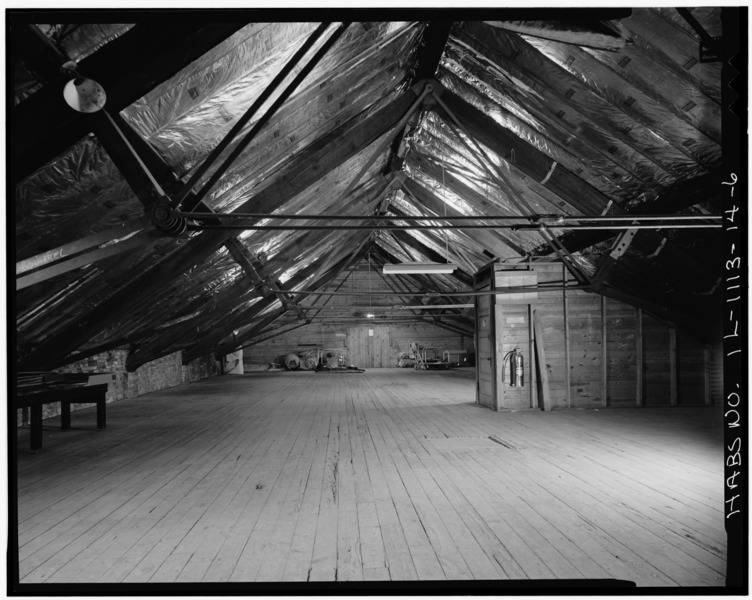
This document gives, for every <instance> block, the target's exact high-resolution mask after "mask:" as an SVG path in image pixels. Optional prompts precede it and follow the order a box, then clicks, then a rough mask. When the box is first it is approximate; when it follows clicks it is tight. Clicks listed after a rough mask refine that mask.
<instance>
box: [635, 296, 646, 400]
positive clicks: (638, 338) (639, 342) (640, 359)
mask: <svg viewBox="0 0 752 600" xmlns="http://www.w3.org/2000/svg"><path fill="white" fill-rule="evenodd" d="M635 347H636V350H637V352H636V354H637V358H636V361H637V364H636V365H635V367H636V369H637V376H636V382H635V388H636V389H635V403H636V404H637V406H644V399H643V397H642V389H643V384H642V375H643V374H642V363H643V357H642V309H641V308H638V309H637V333H636V335H635Z"/></svg>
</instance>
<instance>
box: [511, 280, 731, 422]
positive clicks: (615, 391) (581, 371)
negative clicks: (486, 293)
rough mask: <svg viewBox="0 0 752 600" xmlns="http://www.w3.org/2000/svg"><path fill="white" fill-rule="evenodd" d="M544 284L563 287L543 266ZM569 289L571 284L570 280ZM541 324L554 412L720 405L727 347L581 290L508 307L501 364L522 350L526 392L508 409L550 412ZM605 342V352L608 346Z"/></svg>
mask: <svg viewBox="0 0 752 600" xmlns="http://www.w3.org/2000/svg"><path fill="white" fill-rule="evenodd" d="M535 271H536V273H537V277H538V282H539V283H540V284H545V283H551V284H553V283H554V282H561V281H562V280H563V279H564V276H565V275H564V273H563V270H562V267H561V266H559V265H545V266H536V268H535ZM568 279H569V281H570V283H573V282H572V278H571V276H569V277H568ZM533 312H534V318H535V319H537V320H538V322H539V331H540V332H542V338H543V340H542V342H543V348H544V353H545V363H546V364H545V369H546V374H547V382H546V383H547V387H548V393H549V398H550V401H551V407H552V408H566V407H573V408H593V407H602V406H603V407H605V406H615V407H617V406H618V407H625V406H641V405H644V406H669V405H692V404H694V405H699V404H712V403H715V402H718V401H720V394H721V387H722V386H721V384H722V380H721V376H720V374H721V372H722V366H721V364H720V360H721V358H720V347H718V348H712V347H710V346H707V345H706V344H703V343H702V342H700V341H698V340H696V339H694V338H693V337H691V336H689V335H687V334H686V333H683V332H681V331H678V330H676V329H674V328H671V327H669V326H667V325H665V324H663V323H661V322H659V321H657V320H656V319H654V318H653V317H651V316H650V315H648V314H647V313H645V312H644V311H641V310H638V309H637V308H635V307H633V306H630V305H628V304H625V303H623V302H619V301H616V300H612V299H609V298H606V297H604V296H600V295H598V294H592V293H588V292H584V291H581V290H567V291H566V292H564V291H563V290H562V291H551V292H539V293H538V295H537V298H536V299H535V300H534V301H532V302H531V303H530V304H515V303H510V304H508V305H504V304H503V303H502V309H501V314H502V319H503V324H502V325H501V331H502V340H501V346H500V350H501V356H502V357H503V356H504V355H506V353H507V352H509V351H511V350H513V349H514V348H515V347H518V348H520V350H521V351H522V352H523V354H524V357H525V363H526V364H525V377H526V382H525V387H523V388H511V387H509V386H508V374H509V365H508V364H506V365H505V368H506V375H507V383H505V384H504V385H505V387H504V408H529V407H538V406H541V407H542V406H543V402H542V398H541V397H540V396H541V393H542V380H543V377H541V375H540V374H539V373H538V372H537V370H538V369H539V366H538V365H537V364H536V361H537V357H536V352H535V347H534V345H533V343H532V342H531V340H534V338H535V332H534V327H533V326H532V325H531V318H533ZM604 339H605V344H604Z"/></svg>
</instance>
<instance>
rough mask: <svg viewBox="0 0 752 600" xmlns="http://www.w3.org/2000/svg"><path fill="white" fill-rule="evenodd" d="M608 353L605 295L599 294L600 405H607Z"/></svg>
mask: <svg viewBox="0 0 752 600" xmlns="http://www.w3.org/2000/svg"><path fill="white" fill-rule="evenodd" d="M607 360H608V355H607V353H606V297H605V296H601V406H604V407H605V406H608V380H607V377H608V362H607Z"/></svg>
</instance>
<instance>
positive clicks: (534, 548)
mask: <svg viewBox="0 0 752 600" xmlns="http://www.w3.org/2000/svg"><path fill="white" fill-rule="evenodd" d="M474 399H475V382H474V379H473V377H472V374H468V373H463V372H454V371H450V372H439V371H419V372H416V371H413V370H405V369H402V370H400V369H374V370H369V371H367V372H366V373H362V374H357V373H348V374H328V373H252V374H248V375H243V376H225V377H218V378H214V379H209V380H205V381H201V382H197V383H193V384H190V385H184V386H180V387H178V388H173V389H171V390H166V391H162V392H157V393H152V394H148V395H145V396H142V397H139V398H136V399H133V400H127V401H121V402H117V403H114V404H110V405H108V416H107V423H108V426H107V430H106V431H97V430H96V429H95V415H94V411H92V410H83V411H79V412H77V413H75V414H74V416H73V425H74V429H73V430H71V431H68V432H61V431H59V430H56V429H55V427H56V426H57V425H58V424H59V421H58V419H50V420H49V421H47V422H46V430H45V432H44V445H45V447H44V450H43V451H42V452H40V453H38V454H36V455H32V454H31V453H30V452H29V451H28V431H27V430H24V429H21V430H19V436H18V438H19V439H18V449H17V461H18V462H17V475H18V486H17V489H18V537H19V539H18V558H19V569H20V578H21V583H46V582H51V583H73V582H75V583H87V582H88V583H95V582H100V583H144V582H161V583H164V582H193V583H195V582H261V581H264V582H308V581H310V582H313V581H329V582H332V581H382V580H383V581H386V580H392V581H410V580H415V581H437V580H467V581H470V580H482V581H489V580H531V579H534V580H540V579H545V580H549V579H568V580H572V579H575V580H579V579H620V580H628V581H633V582H635V583H636V584H637V585H638V586H651V587H652V586H671V587H673V586H722V585H723V584H724V578H725V568H726V541H725V539H726V538H725V533H724V530H723V515H722V508H723V500H724V499H723V479H722V478H723V454H722V450H723V446H722V429H721V424H722V415H721V412H720V408H718V407H674V408H641V409H638V408H634V409H600V410H561V411H553V412H548V413H544V412H540V411H532V410H520V411H507V412H499V413H495V412H492V411H490V410H488V409H485V408H482V407H480V406H477V405H476V404H475V403H474Z"/></svg>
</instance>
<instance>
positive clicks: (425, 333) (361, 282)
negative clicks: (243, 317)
mask: <svg viewBox="0 0 752 600" xmlns="http://www.w3.org/2000/svg"><path fill="white" fill-rule="evenodd" d="M387 277H388V276H384V275H382V274H381V273H380V272H379V270H378V269H377V268H376V267H375V266H374V267H369V266H368V263H367V262H366V261H364V262H361V263H360V264H359V265H358V266H356V267H355V268H353V269H350V270H348V271H346V272H345V273H343V274H341V275H340V276H338V277H337V278H336V279H335V280H334V281H333V282H332V283H330V284H329V285H328V286H327V287H326V290H325V291H324V292H323V294H322V296H321V299H320V301H319V302H318V303H317V304H316V309H315V310H313V311H310V312H309V313H308V314H309V315H316V318H315V319H314V321H313V322H312V323H310V324H308V325H303V326H301V327H297V328H296V329H293V330H291V331H289V332H287V333H282V334H280V335H278V336H275V337H272V338H270V339H268V340H264V341H259V342H258V343H251V344H249V345H246V346H245V347H244V349H243V364H244V367H245V370H259V369H267V368H268V367H269V364H270V363H271V362H272V361H273V360H275V359H276V358H278V357H280V356H283V355H285V354H288V353H291V352H305V351H306V350H310V349H313V348H315V347H323V348H343V349H346V351H347V354H348V356H349V358H350V362H351V363H352V364H353V365H355V366H357V367H361V368H367V369H368V368H370V369H373V368H383V367H396V366H397V361H398V359H399V355H400V353H402V352H407V351H408V349H409V342H411V341H412V342H417V343H419V344H420V345H422V346H435V347H437V348H439V349H440V350H465V351H469V352H472V351H473V342H474V340H473V335H472V330H473V328H472V316H471V317H470V320H469V321H465V322H463V323H462V324H461V327H462V328H465V329H466V330H467V331H468V335H461V334H459V333H455V332H454V331H449V330H447V329H444V328H442V327H439V326H436V325H433V324H432V323H431V320H430V318H427V317H426V316H425V315H424V317H423V318H424V319H425V320H417V319H415V318H412V317H411V314H412V313H411V311H409V310H389V311H383V310H377V309H373V310H371V309H369V306H372V305H376V306H377V305H389V306H394V305H406V304H415V303H416V302H417V300H415V298H410V297H409V295H408V294H404V295H402V296H396V295H394V293H393V291H394V290H393V289H392V288H391V287H390V286H395V287H397V286H398V285H404V283H403V282H399V283H397V282H392V281H391V280H389V279H387ZM413 287H414V288H416V286H413ZM402 289H404V287H403V288H402ZM328 291H337V292H338V293H337V295H333V296H327V292H328ZM386 294H389V295H386ZM318 309H321V310H320V312H318ZM367 313H373V314H374V318H373V319H368V318H366V317H365V315H366V314H367ZM386 316H388V317H389V318H385V317H386ZM447 321H448V322H449V323H452V322H453V321H451V320H450V319H447ZM259 337H260V338H264V337H265V336H264V335H263V334H262V335H260V336H259Z"/></svg>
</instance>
